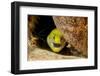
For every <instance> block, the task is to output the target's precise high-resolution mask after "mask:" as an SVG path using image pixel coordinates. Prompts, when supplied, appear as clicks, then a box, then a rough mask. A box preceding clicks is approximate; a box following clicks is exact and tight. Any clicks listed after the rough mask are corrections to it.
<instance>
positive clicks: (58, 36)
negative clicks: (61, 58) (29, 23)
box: [47, 28, 65, 52]
mask: <svg viewBox="0 0 100 76" xmlns="http://www.w3.org/2000/svg"><path fill="white" fill-rule="evenodd" d="M47 43H48V45H49V47H50V48H51V49H52V51H53V52H60V51H61V50H62V49H63V48H64V46H65V40H64V38H63V36H62V33H61V32H60V31H59V30H58V29H56V28H55V29H53V30H52V31H51V32H50V34H49V35H48V36H47Z"/></svg>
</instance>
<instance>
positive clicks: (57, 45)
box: [53, 43, 61, 47]
mask: <svg viewBox="0 0 100 76" xmlns="http://www.w3.org/2000/svg"><path fill="white" fill-rule="evenodd" d="M53 46H54V47H61V44H57V43H53Z"/></svg>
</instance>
